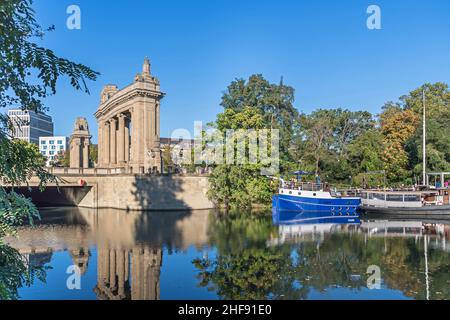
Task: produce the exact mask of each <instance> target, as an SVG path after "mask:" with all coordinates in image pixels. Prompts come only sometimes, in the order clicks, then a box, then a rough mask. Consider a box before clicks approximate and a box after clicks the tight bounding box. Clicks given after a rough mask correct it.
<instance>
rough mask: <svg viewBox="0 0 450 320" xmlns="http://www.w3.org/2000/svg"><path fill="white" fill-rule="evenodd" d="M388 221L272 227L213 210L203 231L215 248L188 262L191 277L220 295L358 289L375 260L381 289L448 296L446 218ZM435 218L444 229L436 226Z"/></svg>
mask: <svg viewBox="0 0 450 320" xmlns="http://www.w3.org/2000/svg"><path fill="white" fill-rule="evenodd" d="M400 225H401V223H400ZM310 226H311V225H310ZM396 226H397V227H396V228H394V229H389V228H386V229H385V230H381V231H382V232H380V230H379V229H377V228H372V229H371V228H369V227H367V224H365V222H364V221H363V222H362V224H361V225H345V224H342V225H331V224H329V225H326V226H325V225H316V226H312V227H310V228H303V230H301V231H299V230H297V231H296V234H286V230H291V231H292V230H295V228H283V226H279V227H278V228H277V227H274V226H273V225H272V223H271V221H270V219H268V218H264V217H258V216H248V215H244V214H232V215H230V216H228V217H226V218H223V217H222V218H220V217H218V216H216V217H215V219H212V221H211V224H210V226H209V233H210V234H209V236H210V241H211V245H213V246H216V248H217V255H216V257H215V258H213V259H210V258H202V259H196V260H194V261H193V263H194V265H195V266H196V268H197V269H198V271H199V272H198V279H199V285H200V286H202V287H207V288H208V289H209V290H214V291H216V292H217V294H218V296H219V297H220V298H222V299H306V298H308V297H309V296H310V293H311V292H312V290H315V291H317V292H319V293H325V292H326V291H327V290H330V289H333V288H346V289H349V290H354V291H356V292H359V291H361V290H363V289H367V280H368V277H369V276H370V275H371V274H368V273H367V269H368V267H369V266H370V265H376V266H379V267H380V270H381V278H382V288H383V289H390V290H399V291H401V292H402V293H403V295H404V296H405V297H409V298H414V299H427V297H428V298H430V299H449V298H450V273H449V271H450V252H449V251H448V249H447V250H445V249H446V242H445V236H447V239H448V233H449V232H448V231H449V228H448V225H442V224H438V225H436V224H431V225H430V226H431V228H428V229H424V228H423V226H425V224H423V226H422V223H420V228H404V229H402V230H401V232H400V233H399V232H398V224H397V225H396ZM439 226H440V227H441V228H444V229H445V230H446V231H445V233H444V234H442V233H441V234H438V233H437V232H436V230H437V229H438V228H439ZM288 233H289V232H288ZM294 233H295V232H294ZM424 235H426V236H424ZM268 239H269V240H268ZM280 239H282V241H280ZM442 240H443V241H442ZM424 241H427V247H428V249H427V250H426V249H425V243H424ZM425 250H426V251H425ZM426 257H427V261H425V258H426ZM426 263H427V267H428V273H427V274H425V269H426V266H425V264H426ZM427 277H428V280H429V281H428V283H427V281H426V278H427Z"/></svg>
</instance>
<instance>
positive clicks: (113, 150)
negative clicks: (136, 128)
mask: <svg viewBox="0 0 450 320" xmlns="http://www.w3.org/2000/svg"><path fill="white" fill-rule="evenodd" d="M109 123H110V128H109V133H110V139H109V151H110V152H109V157H110V159H109V163H110V164H111V165H115V164H116V163H117V157H116V155H117V142H116V131H117V130H116V123H117V120H116V119H111V120H110V121H109Z"/></svg>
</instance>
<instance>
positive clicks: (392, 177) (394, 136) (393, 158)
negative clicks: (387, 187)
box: [380, 104, 419, 183]
mask: <svg viewBox="0 0 450 320" xmlns="http://www.w3.org/2000/svg"><path fill="white" fill-rule="evenodd" d="M418 125H419V117H418V116H417V114H415V113H414V111H413V110H411V109H406V110H403V109H402V108H400V107H398V106H397V105H392V104H387V105H385V106H384V111H383V113H382V114H381V115H380V126H381V133H382V134H383V144H384V149H383V153H382V158H383V162H384V168H385V170H386V173H387V177H388V180H389V181H390V182H392V183H393V182H402V181H403V182H408V181H407V179H408V178H410V177H411V175H410V171H409V170H408V169H409V167H408V165H409V161H408V154H407V152H406V151H405V146H406V143H407V141H408V140H409V139H410V138H411V137H412V136H413V134H414V132H415V131H416V129H417V126H418ZM409 182H412V180H411V181H409Z"/></svg>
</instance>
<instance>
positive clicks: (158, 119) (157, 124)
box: [155, 102, 161, 148]
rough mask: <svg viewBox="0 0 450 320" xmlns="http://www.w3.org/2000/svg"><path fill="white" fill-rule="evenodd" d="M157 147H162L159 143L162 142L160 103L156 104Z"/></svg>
mask: <svg viewBox="0 0 450 320" xmlns="http://www.w3.org/2000/svg"><path fill="white" fill-rule="evenodd" d="M155 108H156V147H158V148H159V147H160V144H159V142H160V136H159V135H160V134H161V133H160V132H161V129H160V126H159V125H160V123H159V122H160V118H159V109H160V104H159V102H158V103H156V107H155Z"/></svg>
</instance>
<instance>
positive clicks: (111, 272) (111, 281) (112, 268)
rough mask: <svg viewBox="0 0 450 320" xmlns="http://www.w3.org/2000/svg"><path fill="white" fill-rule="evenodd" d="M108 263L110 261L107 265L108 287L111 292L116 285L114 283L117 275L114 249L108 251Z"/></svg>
mask: <svg viewBox="0 0 450 320" xmlns="http://www.w3.org/2000/svg"><path fill="white" fill-rule="evenodd" d="M109 261H110V265H109V268H110V269H109V287H110V289H111V290H114V289H115V288H116V287H117V283H116V275H117V271H116V263H117V260H116V250H115V249H111V250H110V251H109Z"/></svg>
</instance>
